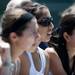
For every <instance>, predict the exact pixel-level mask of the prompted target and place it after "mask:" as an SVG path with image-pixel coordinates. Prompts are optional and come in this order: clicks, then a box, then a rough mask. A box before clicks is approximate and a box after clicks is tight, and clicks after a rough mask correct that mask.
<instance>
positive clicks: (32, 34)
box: [17, 18, 40, 52]
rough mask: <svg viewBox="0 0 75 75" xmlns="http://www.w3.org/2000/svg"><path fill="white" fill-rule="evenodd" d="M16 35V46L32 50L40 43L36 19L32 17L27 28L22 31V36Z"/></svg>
mask: <svg viewBox="0 0 75 75" xmlns="http://www.w3.org/2000/svg"><path fill="white" fill-rule="evenodd" d="M17 37H18V41H17V44H18V47H19V48H20V49H21V50H25V51H31V52H34V51H35V48H36V47H37V46H38V45H39V43H40V35H39V33H38V24H37V20H36V19H35V18H33V19H32V20H31V21H30V22H29V23H28V27H27V29H25V31H23V34H22V36H17Z"/></svg>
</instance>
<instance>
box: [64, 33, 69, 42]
mask: <svg viewBox="0 0 75 75" xmlns="http://www.w3.org/2000/svg"><path fill="white" fill-rule="evenodd" d="M63 37H64V39H65V40H66V41H67V42H69V40H70V35H68V34H67V32H64V34H63Z"/></svg>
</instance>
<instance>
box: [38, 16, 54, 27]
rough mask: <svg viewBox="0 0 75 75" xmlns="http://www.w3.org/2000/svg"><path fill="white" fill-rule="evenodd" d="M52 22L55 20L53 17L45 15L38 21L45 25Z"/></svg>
mask: <svg viewBox="0 0 75 75" xmlns="http://www.w3.org/2000/svg"><path fill="white" fill-rule="evenodd" d="M51 22H53V18H52V17H45V18H43V19H42V20H41V21H40V22H38V23H39V24H41V25H43V26H49V25H50V24H51Z"/></svg>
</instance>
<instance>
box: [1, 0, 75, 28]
mask: <svg viewBox="0 0 75 75" xmlns="http://www.w3.org/2000/svg"><path fill="white" fill-rule="evenodd" d="M9 1H10V0H0V17H1V16H2V14H3V12H4V10H5V7H6V4H7V3H8V2H9ZM33 1H37V2H39V3H42V4H45V5H47V6H48V7H49V9H50V11H51V14H52V16H53V19H54V21H53V23H54V25H55V27H57V26H58V23H59V19H60V15H61V13H62V12H63V11H64V10H65V9H66V8H68V7H69V6H71V5H72V4H74V3H75V0H33Z"/></svg>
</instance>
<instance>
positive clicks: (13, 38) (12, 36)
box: [9, 32, 18, 42]
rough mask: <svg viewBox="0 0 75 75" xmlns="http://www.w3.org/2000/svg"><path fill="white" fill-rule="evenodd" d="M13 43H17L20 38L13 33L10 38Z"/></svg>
mask: <svg viewBox="0 0 75 75" xmlns="http://www.w3.org/2000/svg"><path fill="white" fill-rule="evenodd" d="M9 38H10V41H11V42H16V41H17V39H18V37H17V35H16V33H15V32H12V33H11V34H10V36H9Z"/></svg>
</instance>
